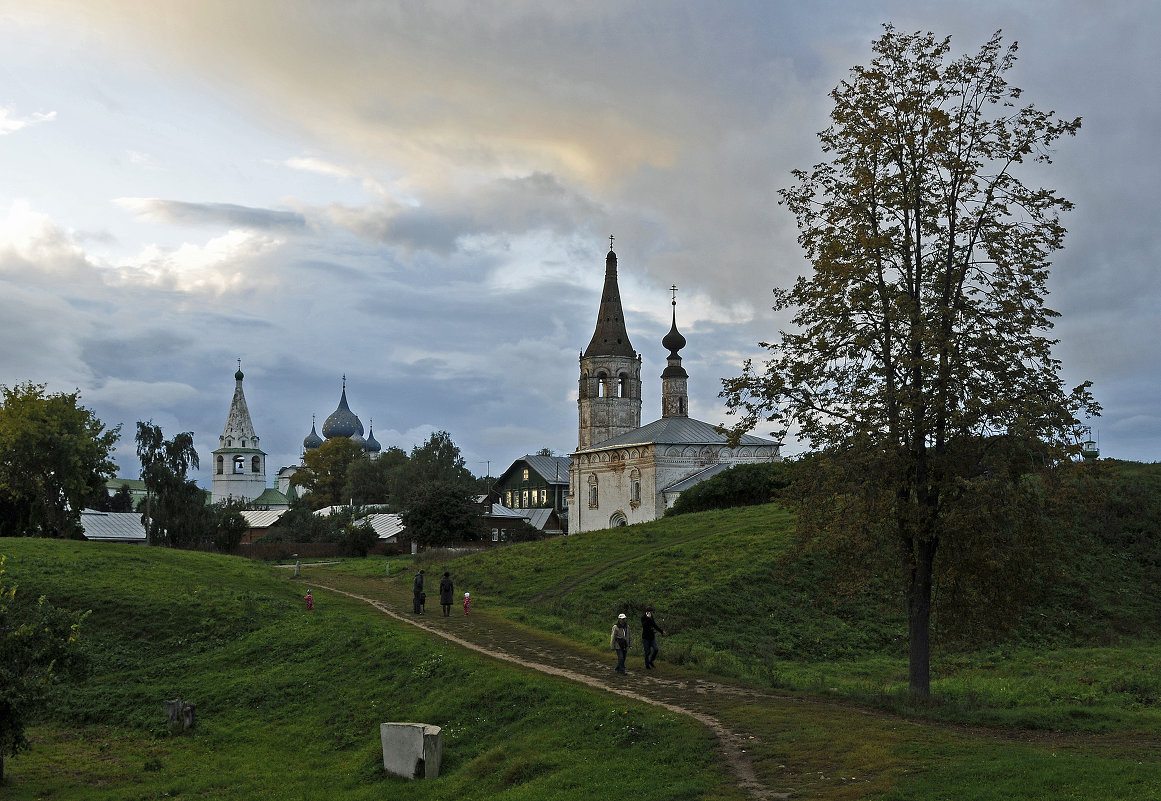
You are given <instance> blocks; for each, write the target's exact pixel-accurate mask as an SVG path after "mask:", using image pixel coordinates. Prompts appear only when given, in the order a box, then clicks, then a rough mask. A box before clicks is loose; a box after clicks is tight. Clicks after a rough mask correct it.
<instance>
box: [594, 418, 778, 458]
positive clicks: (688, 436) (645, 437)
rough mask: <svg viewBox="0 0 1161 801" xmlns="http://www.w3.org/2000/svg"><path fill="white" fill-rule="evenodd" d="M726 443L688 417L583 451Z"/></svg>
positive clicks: (744, 441) (750, 439) (746, 440)
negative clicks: (644, 446) (626, 446)
mask: <svg viewBox="0 0 1161 801" xmlns="http://www.w3.org/2000/svg"><path fill="white" fill-rule="evenodd" d="M726 441H727V437H726V435H725V434H722V433H720V432H719V431H718V430H717V426H715V425H713V424H712V423H706V422H703V421H701V420H695V419H693V418H692V417H663V418H661V419H660V420H654V421H653V422H652V423H648V424H647V425H643V426H641V427H640V428H635V429H633V430H632V431H627V432H625V433H624V434H620V435H619V436H616V437H613V438H612V439H607V440H605V441H604V442H598V443H597V444H595V445H593V446H592V447H590V448H585V449H584V450H586V451H594V450H603V449H605V448H613V447H622V446H625V445H725V444H726ZM738 445H774V446H777V445H778V443H777V442H774V441H773V440H769V439H763V438H762V437H755V436H754V435H753V434H743V435H742V437H741V439H740V440H738ZM578 452H579V451H578Z"/></svg>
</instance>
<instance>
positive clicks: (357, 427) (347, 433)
mask: <svg viewBox="0 0 1161 801" xmlns="http://www.w3.org/2000/svg"><path fill="white" fill-rule="evenodd" d="M322 433H323V436H324V437H326V438H327V439H335V438H336V437H347V438H350V437H352V436H354V435H355V434H359V435H360V436H362V433H363V424H362V423H360V422H359V418H358V417H356V416H355V413H354V412H352V411H351V407H350V406H348V405H347V384H346V381H344V382H343V395H342V397H341V398H340V399H339V408H337V409H335V410H334V411H333V412H331V416H330V417H328V418H327V419H326V422H325V423H323V430H322Z"/></svg>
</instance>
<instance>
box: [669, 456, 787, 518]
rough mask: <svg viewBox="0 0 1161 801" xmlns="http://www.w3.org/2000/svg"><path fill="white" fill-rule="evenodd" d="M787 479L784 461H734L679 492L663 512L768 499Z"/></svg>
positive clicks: (725, 506)
mask: <svg viewBox="0 0 1161 801" xmlns="http://www.w3.org/2000/svg"><path fill="white" fill-rule="evenodd" d="M788 483H789V479H788V477H787V469H786V467H785V465H782V464H779V463H776V462H768V463H764V464H739V465H734V466H733V467H730V468H727V469H726V470H723V471H722V472H720V473H718V474H717V475H715V476H711V477H710V478H708V479H706V480H705V481H703V482H701V483H700V484H695V485H694V486H692V487H690V488H689V489H687V490H685V491H684V492H682V493H681V495H680V496H678V498H677V502H676V503H674V504H673V506H672V507H671V508H669V509H667V510H666V511H665V513H666V514H667V515H669V514H674V515H681V514H687V513H689V512H705V511H707V510H710V509H729V508H731V507H734V506H755V505H758V504H763V503H770V502H771V501H772V500H774V498H775V495H776V494H777V492H778V491H779V490H780V489H784V488H785V487H786V486H787V484H788Z"/></svg>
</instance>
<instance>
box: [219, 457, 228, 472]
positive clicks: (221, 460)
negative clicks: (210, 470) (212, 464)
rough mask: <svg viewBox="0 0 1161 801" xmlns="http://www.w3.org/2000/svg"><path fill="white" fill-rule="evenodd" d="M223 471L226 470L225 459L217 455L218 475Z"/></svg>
mask: <svg viewBox="0 0 1161 801" xmlns="http://www.w3.org/2000/svg"><path fill="white" fill-rule="evenodd" d="M224 472H226V459H225V457H222V456H219V457H218V475H219V476H220V475H222V473H224Z"/></svg>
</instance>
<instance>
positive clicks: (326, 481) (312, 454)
mask: <svg viewBox="0 0 1161 801" xmlns="http://www.w3.org/2000/svg"><path fill="white" fill-rule="evenodd" d="M366 458H367V457H366V455H365V454H364V453H363V448H362V446H361V445H359V443H357V442H355V441H354V440H350V439H347V438H346V437H336V438H335V439H328V440H327V441H326V442H324V443H323V444H322V445H320V446H319V447H317V448H314V449H312V450H309V451H307V452H306V453H305V454H303V457H302V465H303V467H302V469H301V470H298V471H297V472H296V473H295V474H294V475H293V476H291V477H290V483H291V484H293V485H294V486H296V487H302V488H303V490H304V491H305V493H304V498H303V500H304V501H305V502H306V504H307V505H308V506H309V507H310V508H312V509H323V508H326V507H327V506H340V505H342V504H345V503H347V502H348V501H350V500H351V499H350V498H349V497H347V496H345V494H344V491H345V489H346V487H347V471H348V470H350V468H351V465H353V464H354V463H355V462H356V461H360V460H364V459H366Z"/></svg>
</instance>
